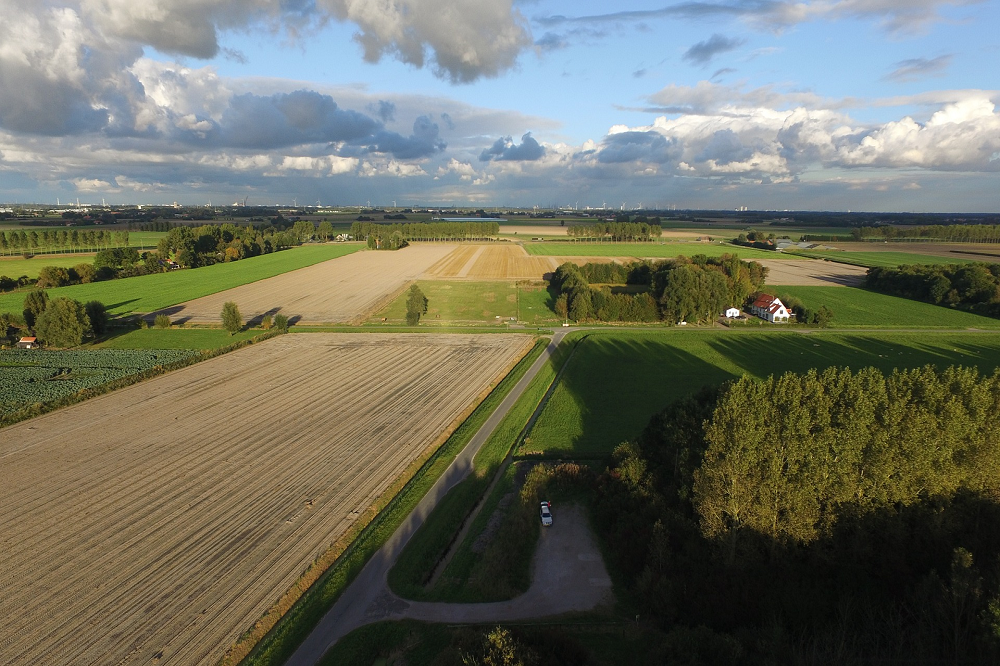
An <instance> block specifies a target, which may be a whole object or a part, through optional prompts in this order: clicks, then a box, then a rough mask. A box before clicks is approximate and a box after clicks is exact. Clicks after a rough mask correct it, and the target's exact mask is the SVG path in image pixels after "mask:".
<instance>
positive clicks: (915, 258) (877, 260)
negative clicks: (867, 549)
mask: <svg viewBox="0 0 1000 666" xmlns="http://www.w3.org/2000/svg"><path fill="white" fill-rule="evenodd" d="M915 247H917V248H919V247H920V246H919V245H916V246H915ZM795 254H797V255H798V256H803V257H817V258H820V259H830V260H831V261H839V262H843V263H845V264H854V265H855V266H866V267H868V268H871V267H873V266H880V267H890V268H895V267H896V266H902V265H904V264H967V263H969V262H971V261H976V260H975V259H973V258H972V257H971V256H966V255H961V256H960V255H951V256H948V255H933V254H920V253H917V252H843V251H832V250H831V251H821V250H800V251H797V252H796V253H795ZM984 260H985V258H984ZM994 261H1000V257H997V258H996V259H995V260H994Z"/></svg>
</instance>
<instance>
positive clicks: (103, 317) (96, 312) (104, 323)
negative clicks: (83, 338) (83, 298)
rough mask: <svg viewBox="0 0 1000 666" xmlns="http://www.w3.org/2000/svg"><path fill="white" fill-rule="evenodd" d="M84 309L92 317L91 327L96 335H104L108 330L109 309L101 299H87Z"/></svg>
mask: <svg viewBox="0 0 1000 666" xmlns="http://www.w3.org/2000/svg"><path fill="white" fill-rule="evenodd" d="M83 309H84V310H86V312H87V317H88V318H89V319H90V328H91V330H92V331H93V332H94V335H103V334H104V332H105V331H107V330H108V309H107V308H106V307H104V303H101V302H100V301H87V302H86V303H85V304H84V306H83Z"/></svg>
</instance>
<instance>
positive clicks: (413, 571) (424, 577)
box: [389, 341, 573, 601]
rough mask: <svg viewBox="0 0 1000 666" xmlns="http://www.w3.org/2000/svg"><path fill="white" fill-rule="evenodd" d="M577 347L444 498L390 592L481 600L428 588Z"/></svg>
mask: <svg viewBox="0 0 1000 666" xmlns="http://www.w3.org/2000/svg"><path fill="white" fill-rule="evenodd" d="M572 347H573V345H572V344H567V343H566V341H564V342H563V344H561V345H560V346H559V349H558V350H557V351H556V353H555V354H553V356H552V358H551V359H550V360H549V362H548V363H547V364H546V365H545V367H544V368H542V369H541V370H539V372H538V374H537V375H535V378H534V379H533V380H532V381H531V383H530V384H529V385H528V387H527V389H525V392H524V394H523V395H522V396H521V398H520V399H519V400H518V401H517V402H516V403H515V404H514V406H513V407H512V408H511V410H510V412H508V413H507V416H506V417H504V419H503V420H502V421H501V422H500V424H499V425H498V426H497V428H496V430H494V431H493V434H492V435H491V436H490V437H489V439H487V440H486V442H485V443H484V444H483V447H482V448H481V449H480V450H479V453H477V454H476V457H475V459H474V461H473V467H474V470H475V471H474V473H473V474H470V475H469V476H468V477H467V478H466V479H464V480H463V481H462V482H461V483H459V484H458V485H457V486H455V487H454V488H452V490H451V492H449V493H448V494H447V495H445V497H444V499H443V500H442V501H441V502H440V503H439V504H438V506H437V507H436V508H435V509H434V511H433V512H432V513H431V515H430V516H429V517H428V518H427V520H426V521H425V522H424V524H423V525H422V526H421V527H420V529H419V530H417V532H416V534H414V535H413V538H411V539H410V542H409V543H408V544H407V545H406V548H405V549H403V552H402V554H400V557H399V559H398V560H397V561H396V564H395V566H393V568H392V569H390V570H389V588H390V589H391V590H392V591H393V592H395V593H396V594H398V595H400V596H401V597H404V598H407V599H415V600H427V601H464V600H477V593H469V591H464V592H463V591H462V590H458V591H453V590H451V589H448V590H443V591H439V590H438V589H436V588H435V589H432V590H427V589H426V585H427V583H428V582H429V580H430V578H431V576H432V575H433V573H434V570H435V568H436V567H437V566H438V563H439V562H441V560H442V558H443V557H444V556H445V554H446V553H447V552H448V549H449V548H450V547H451V546H452V544H453V543H454V540H455V539H456V537H457V536H458V534H459V533H460V531H461V529H462V524H463V523H464V522H465V521H466V519H467V518H468V516H469V514H470V512H471V511H472V510H473V509H474V508H475V506H476V505H477V504H478V503H479V501H480V500H481V499H482V497H483V494H484V493H485V492H486V490H487V488H489V485H490V482H491V481H492V479H493V477H494V475H495V474H496V472H497V470H498V469H499V468H500V465H501V463H502V462H503V460H504V458H506V457H507V454H508V453H509V452H510V451H511V449H512V448H513V447H515V446H516V445H517V444H518V442H519V439H520V436H521V434H522V432H523V430H524V428H525V426H526V425H527V423H528V421H529V419H530V418H531V415H532V414H533V413H534V411H535V409H536V408H537V407H538V404H539V403H540V402H541V400H542V398H543V397H544V396H545V393H546V391H548V389H549V386H550V385H551V384H552V382H553V380H555V378H556V376H557V374H558V372H559V369H560V368H561V367H562V365H563V363H564V362H565V360H566V359H567V358H568V357H569V354H570V353H571V352H572Z"/></svg>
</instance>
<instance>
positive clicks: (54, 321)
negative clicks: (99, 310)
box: [35, 298, 92, 347]
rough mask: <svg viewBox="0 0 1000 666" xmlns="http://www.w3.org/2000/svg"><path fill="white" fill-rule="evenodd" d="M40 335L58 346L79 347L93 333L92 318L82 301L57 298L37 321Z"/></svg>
mask: <svg viewBox="0 0 1000 666" xmlns="http://www.w3.org/2000/svg"><path fill="white" fill-rule="evenodd" d="M35 331H36V332H37V333H38V337H40V338H41V339H42V340H44V341H45V342H46V343H47V344H50V345H54V346H56V347H77V346H79V345H81V344H82V343H83V339H84V337H86V336H89V335H90V334H91V333H92V329H91V326H90V318H89V317H88V316H87V311H86V310H85V309H84V307H83V304H82V303H80V301H74V300H73V299H70V298H56V299H53V301H52V302H51V303H49V305H48V307H46V308H45V311H44V312H42V313H41V314H40V315H38V319H37V320H36V321H35Z"/></svg>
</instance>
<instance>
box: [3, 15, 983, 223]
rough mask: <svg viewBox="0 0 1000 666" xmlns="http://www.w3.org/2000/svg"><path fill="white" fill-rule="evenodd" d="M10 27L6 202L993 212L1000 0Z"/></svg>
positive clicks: (81, 19)
mask: <svg viewBox="0 0 1000 666" xmlns="http://www.w3.org/2000/svg"><path fill="white" fill-rule="evenodd" d="M0 15H3V16H4V17H5V21H4V31H3V32H2V33H0V201H7V202H51V203H55V201H56V199H57V198H59V199H60V200H61V201H62V202H64V203H65V202H68V201H75V200H76V199H79V200H80V201H81V202H86V203H100V202H101V201H106V202H107V203H171V202H174V201H177V202H180V203H183V204H207V203H209V202H212V203H214V204H215V205H224V204H230V203H233V202H235V201H241V202H242V201H243V200H244V198H246V199H247V201H248V203H250V204H257V205H265V204H291V203H293V202H295V203H298V205H316V204H317V203H320V204H322V205H324V206H336V205H345V206H346V205H368V204H370V205H373V206H376V205H379V206H392V205H396V206H460V207H467V206H475V207H484V208H489V207H508V206H518V207H531V206H539V207H553V206H560V207H561V206H573V207H579V208H581V209H583V208H586V207H602V206H607V207H609V208H615V209H621V208H625V209H634V208H640V207H641V208H657V207H659V208H663V207H669V206H676V207H677V208H681V209H685V208H712V209H732V208H737V207H741V206H747V207H749V208H750V209H753V210H855V211H914V212H997V211H998V210H1000V112H998V109H997V105H998V104H1000V80H998V79H1000V67H998V63H1000V31H997V29H996V28H997V26H1000V2H997V1H996V0H798V1H786V0H706V1H701V0H690V1H683V2H659V3H658V2H637V1H636V2H628V1H627V0H623V1H622V2H617V3H607V2H596V1H593V0H576V1H574V2H569V1H568V0H31V1H26V0H0Z"/></svg>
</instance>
